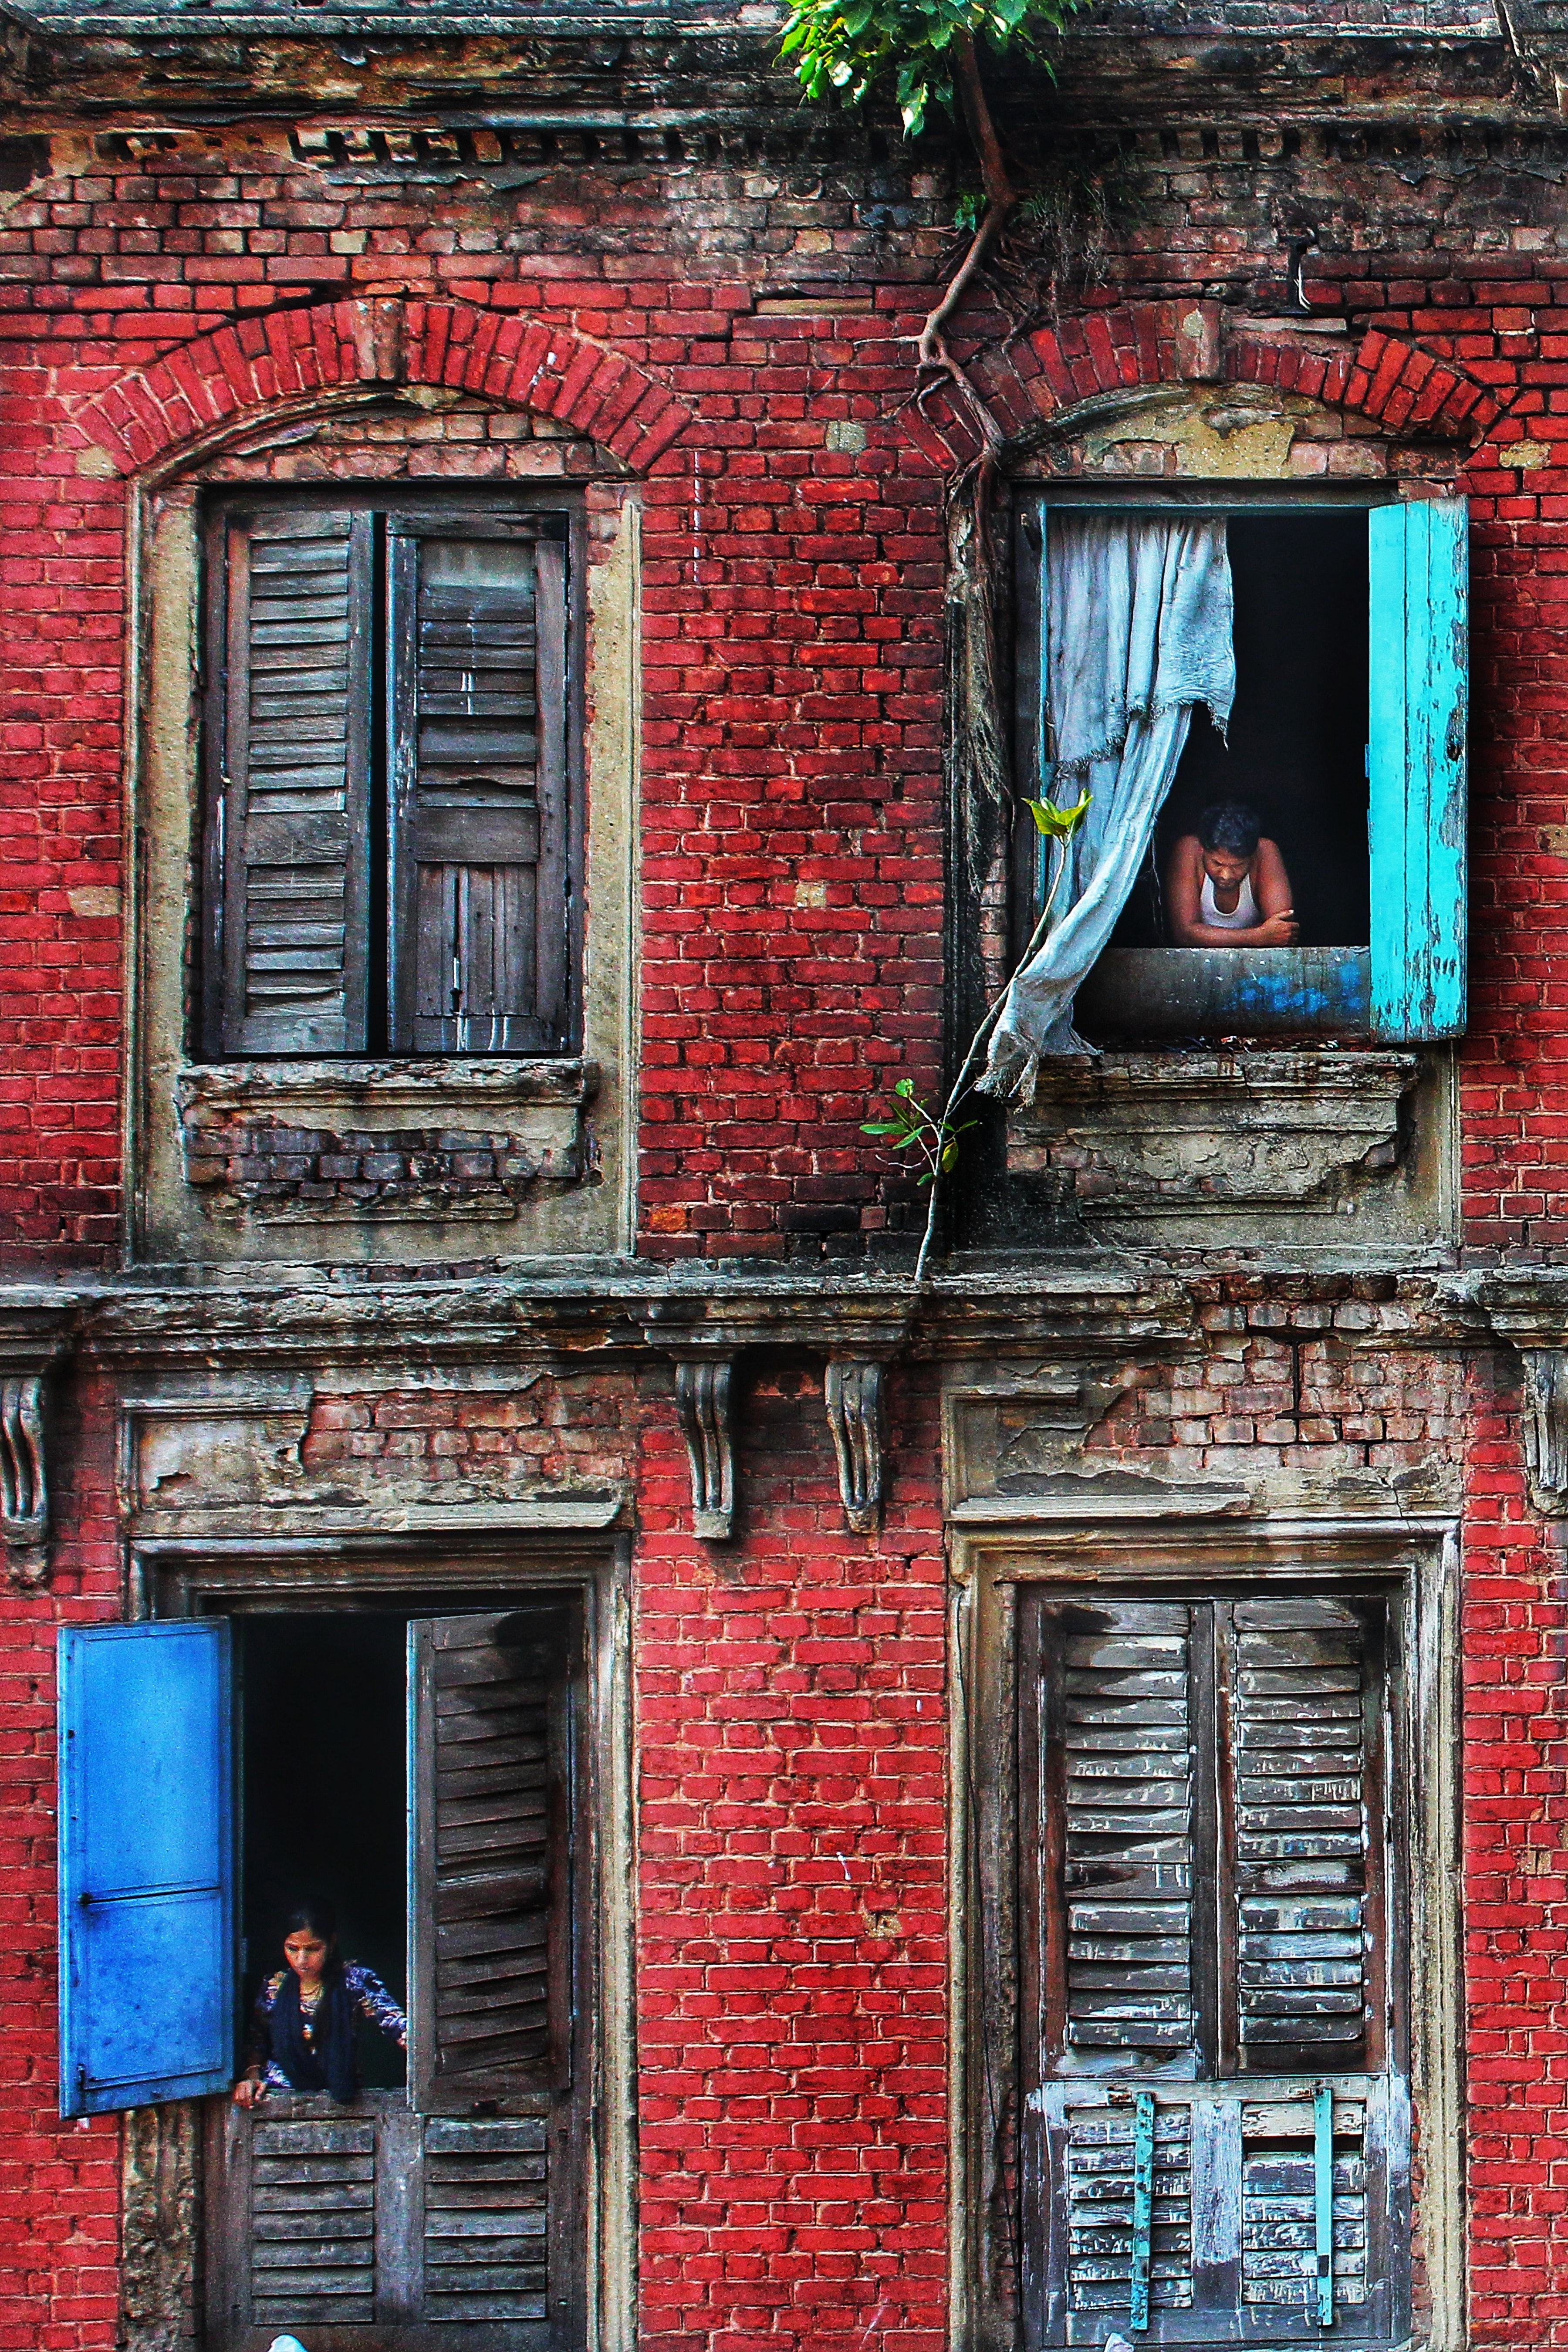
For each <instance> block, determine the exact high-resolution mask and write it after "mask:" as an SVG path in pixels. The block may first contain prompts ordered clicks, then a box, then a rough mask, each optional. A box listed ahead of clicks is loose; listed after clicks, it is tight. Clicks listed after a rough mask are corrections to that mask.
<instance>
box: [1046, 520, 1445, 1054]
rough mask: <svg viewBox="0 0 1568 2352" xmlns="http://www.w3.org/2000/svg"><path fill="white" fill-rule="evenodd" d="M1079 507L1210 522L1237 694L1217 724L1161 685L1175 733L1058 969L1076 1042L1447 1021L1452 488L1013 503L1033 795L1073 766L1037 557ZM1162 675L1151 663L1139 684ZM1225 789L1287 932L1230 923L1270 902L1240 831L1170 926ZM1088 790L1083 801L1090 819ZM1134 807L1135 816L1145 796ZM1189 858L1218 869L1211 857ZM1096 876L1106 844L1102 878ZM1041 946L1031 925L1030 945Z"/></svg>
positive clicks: (1429, 1036)
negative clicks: (1265, 497)
mask: <svg viewBox="0 0 1568 2352" xmlns="http://www.w3.org/2000/svg"><path fill="white" fill-rule="evenodd" d="M1089 516H1094V517H1097V518H1098V519H1099V520H1100V523H1101V525H1102V526H1103V527H1105V528H1106V529H1109V530H1112V531H1116V530H1121V531H1124V532H1131V531H1133V530H1137V529H1138V528H1139V527H1140V525H1141V524H1142V525H1143V526H1148V525H1149V524H1151V523H1152V522H1155V521H1163V524H1164V525H1165V526H1166V527H1168V528H1172V529H1173V528H1174V527H1175V526H1177V525H1181V524H1184V525H1185V526H1187V527H1188V529H1189V530H1190V531H1193V532H1194V533H1195V532H1196V531H1197V530H1205V529H1206V530H1207V531H1208V533H1209V535H1210V538H1211V541H1212V543H1213V545H1214V546H1215V549H1216V550H1219V551H1221V552H1220V553H1219V555H1218V559H1217V560H1218V562H1227V563H1228V571H1229V574H1230V583H1231V587H1232V589H1233V593H1234V640H1233V643H1234V688H1235V703H1234V709H1233V710H1232V712H1231V715H1230V719H1229V724H1228V730H1227V736H1228V740H1226V736H1222V734H1221V732H1220V731H1219V730H1218V729H1216V728H1215V726H1214V725H1212V724H1211V723H1210V720H1209V719H1208V717H1207V716H1206V715H1205V711H1204V709H1203V708H1202V704H1201V701H1200V700H1199V699H1198V698H1197V697H1196V695H1195V694H1194V692H1193V691H1192V690H1190V689H1189V688H1181V689H1179V693H1180V696H1181V697H1182V698H1184V699H1185V701H1186V703H1187V705H1188V707H1189V709H1190V714H1191V723H1190V728H1188V729H1187V730H1186V731H1185V734H1184V739H1181V738H1180V730H1179V728H1177V729H1176V730H1175V732H1174V733H1173V737H1172V743H1173V752H1172V757H1171V759H1170V761H1169V763H1168V770H1167V772H1165V773H1163V775H1162V776H1161V778H1160V779H1159V782H1158V785H1157V787H1156V789H1155V790H1154V792H1153V793H1152V797H1153V799H1154V801H1155V804H1156V813H1155V814H1153V816H1152V818H1150V819H1149V820H1148V822H1147V823H1146V824H1143V829H1142V831H1141V832H1140V835H1139V839H1138V842H1137V844H1136V845H1135V846H1134V849H1133V853H1132V860H1131V864H1130V865H1129V867H1128V870H1126V871H1125V872H1124V873H1123V874H1121V876H1119V877H1117V878H1115V879H1114V880H1113V881H1112V883H1111V887H1110V891H1109V894H1108V897H1109V904H1108V906H1107V909H1106V913H1105V916H1104V920H1103V923H1102V925H1101V926H1100V929H1099V930H1098V931H1096V932H1095V947H1094V949H1093V950H1092V951H1091V953H1090V955H1089V960H1088V961H1087V962H1084V961H1081V960H1080V961H1079V964H1078V967H1077V969H1076V971H1075V972H1074V978H1075V980H1076V982H1077V999H1076V1011H1075V1012H1074V1013H1072V1020H1073V1022H1074V1024H1076V1028H1077V1031H1078V1032H1079V1034H1081V1035H1082V1037H1083V1038H1085V1039H1086V1040H1088V1041H1089V1042H1090V1043H1093V1044H1123V1043H1125V1044H1137V1043H1142V1042H1157V1041H1160V1040H1162V1039H1176V1038H1194V1039H1197V1038H1205V1037H1218V1036H1241V1037H1247V1036H1258V1037H1268V1036H1292V1035H1293V1036H1314V1035H1316V1036H1323V1037H1333V1038H1336V1039H1340V1040H1347V1039H1351V1038H1354V1037H1358V1036H1359V1037H1367V1038H1372V1039H1375V1040H1378V1041H1381V1042H1384V1043H1389V1044H1395V1043H1398V1044H1412V1043H1419V1042H1426V1041H1430V1040H1434V1039H1439V1038H1444V1037H1449V1036H1454V1035H1458V1034H1460V1033H1461V1031H1462V1029H1463V1026H1464V1019H1465V935H1466V906H1465V891H1466V874H1465V822H1466V809H1465V726H1466V677H1467V541H1466V510H1465V506H1464V502H1463V501H1462V500H1455V499H1439V500H1420V501H1415V500H1412V501H1407V502H1401V503H1399V504H1394V505H1377V506H1370V507H1369V506H1350V505H1347V504H1345V503H1344V502H1342V501H1341V502H1328V503H1316V504H1314V503H1311V502H1310V501H1300V500H1298V501H1294V502H1291V503H1289V504H1286V503H1282V502H1270V503H1268V504H1267V505H1263V504H1257V503H1255V504H1252V505H1248V506H1246V507H1242V506H1237V507H1234V508H1232V509H1225V508H1224V507H1221V506H1217V505H1212V504H1211V505H1207V506H1203V507H1196V506H1189V505H1183V506H1176V505H1168V506H1164V507H1157V506H1152V507H1150V508H1149V509H1138V508H1135V507H1134V505H1133V504H1132V503H1131V502H1129V503H1127V504H1126V505H1123V506H1121V507H1118V508H1115V509H1112V508H1110V507H1108V506H1107V505H1106V503H1105V502H1104V501H1103V500H1100V501H1099V502H1097V503H1095V504H1092V505H1091V504H1087V503H1082V502H1080V503H1078V504H1073V503H1068V502H1062V503H1055V504H1053V503H1042V504H1040V505H1038V506H1036V507H1035V508H1033V509H1030V510H1029V511H1028V512H1027V513H1026V518H1025V526H1024V549H1025V553H1024V562H1023V594H1022V627H1021V634H1020V653H1021V660H1020V671H1021V676H1022V679H1023V683H1024V687H1025V695H1024V708H1025V713H1026V718H1025V732H1026V772H1031V773H1033V774H1034V775H1035V776H1036V777H1037V785H1036V787H1035V789H1036V790H1037V791H1038V793H1040V795H1041V796H1042V797H1043V798H1045V799H1047V800H1048V799H1056V800H1058V802H1059V803H1063V804H1068V803H1071V802H1072V801H1073V800H1074V799H1076V797H1077V795H1078V793H1079V790H1080V788H1081V784H1082V782H1083V781H1084V780H1083V779H1082V778H1080V777H1079V776H1077V775H1075V776H1073V777H1072V778H1070V779H1068V778H1067V777H1065V776H1063V775H1060V774H1058V770H1057V766H1056V764H1055V762H1056V756H1057V747H1058V734H1059V730H1060V729H1061V727H1062V724H1063V708H1064V704H1065V703H1066V702H1067V700H1068V698H1069V695H1070V692H1071V691H1072V688H1071V684H1070V681H1069V680H1068V678H1067V676H1066V669H1067V667H1069V666H1070V662H1071V659H1072V656H1073V651H1074V649H1073V648H1072V647H1071V646H1068V645H1064V644H1063V643H1062V642H1061V641H1060V629H1059V626H1058V624H1057V623H1053V621H1052V619H1051V615H1052V614H1053V611H1054V612H1055V613H1056V614H1058V620H1059V615H1060V613H1061V611H1062V609H1063V603H1064V599H1063V596H1062V594H1061V590H1060V580H1059V577H1058V578H1057V580H1056V585H1055V589H1054V590H1053V564H1055V565H1057V566H1058V572H1059V567H1060V566H1061V565H1063V564H1064V563H1066V562H1070V561H1072V560H1073V559H1072V558H1071V556H1070V555H1069V554H1068V553H1067V552H1065V550H1066V549H1067V548H1068V542H1069V541H1071V538H1072V535H1073V533H1074V532H1075V531H1081V530H1082V528H1083V525H1084V520H1085V518H1087V517H1089ZM1053 595H1054V598H1055V601H1054V603H1053ZM1089 613H1090V617H1089V619H1087V620H1085V621H1082V622H1079V623H1077V624H1075V625H1079V626H1080V627H1081V626H1093V627H1104V628H1106V629H1108V630H1109V629H1110V628H1112V627H1113V626H1114V625H1115V623H1114V622H1113V620H1112V619H1111V618H1110V616H1109V615H1108V614H1107V613H1106V611H1105V609H1104V607H1103V605H1100V606H1092V605H1091V606H1090V607H1089ZM1163 618H1164V616H1162V620H1161V627H1162V631H1163ZM1054 626H1055V627H1057V629H1058V635H1057V637H1056V638H1055V639H1053V635H1052V630H1053V627H1054ZM1162 653H1163V635H1162ZM1178 667H1179V665H1178ZM1189 667H1191V665H1189ZM1200 667H1201V665H1200ZM1160 692H1161V687H1160V680H1159V677H1158V675H1156V676H1155V677H1154V679H1153V683H1152V687H1151V688H1150V692H1149V702H1150V704H1151V705H1157V704H1158V697H1159V695H1160ZM1161 707H1162V708H1163V706H1161ZM1178 740H1179V745H1180V747H1179V751H1178V750H1177V749H1176V745H1177V743H1178ZM1089 782H1090V788H1091V789H1092V790H1094V791H1095V792H1096V793H1101V794H1103V793H1106V792H1107V791H1108V789H1109V785H1108V781H1107V776H1106V772H1105V768H1104V764H1103V763H1101V764H1100V766H1099V767H1097V769H1096V770H1095V772H1094V774H1093V776H1092V777H1091V778H1090V779H1089ZM1220 803H1241V804H1242V805H1243V807H1244V808H1245V809H1247V810H1249V811H1250V812H1252V813H1253V814H1255V815H1256V817H1257V819H1258V831H1259V832H1260V834H1261V836H1262V839H1263V842H1264V844H1265V845H1266V846H1265V852H1264V855H1265V856H1267V855H1268V854H1270V853H1268V850H1267V845H1268V844H1273V845H1275V848H1276V850H1277V852H1278V856H1279V860H1280V861H1281V863H1282V866H1283V869H1284V873H1285V875H1286V877H1288V882H1289V893H1288V899H1287V900H1282V902H1281V903H1282V904H1285V903H1288V904H1289V913H1290V918H1291V928H1292V929H1293V932H1294V936H1293V937H1292V938H1291V939H1290V940H1289V942H1288V943H1284V942H1278V941H1276V942H1269V943H1264V942H1259V941H1255V940H1252V939H1251V938H1250V937H1249V936H1247V933H1248V932H1249V931H1250V929H1252V928H1254V927H1256V926H1257V925H1258V924H1260V923H1261V922H1262V920H1263V919H1264V917H1265V916H1266V914H1267V913H1268V912H1269V911H1270V910H1271V902H1270V901H1267V900H1266V899H1265V898H1264V894H1263V891H1262V888H1261V886H1260V887H1259V888H1258V897H1257V900H1256V902H1255V901H1254V899H1253V898H1251V896H1250V895H1249V894H1250V893H1251V892H1252V890H1253V886H1254V881H1255V880H1256V879H1257V878H1258V874H1259V872H1260V871H1261V868H1260V867H1259V865H1258V859H1257V858H1256V857H1253V856H1252V853H1250V852H1249V853H1247V856H1248V857H1251V861H1252V862H1251V864H1250V866H1249V869H1248V873H1247V877H1246V879H1245V880H1244V881H1243V882H1242V884H1241V885H1240V886H1239V894H1240V895H1239V898H1238V897H1237V895H1232V896H1230V897H1229V898H1224V897H1223V889H1224V886H1222V899H1221V900H1216V901H1215V904H1214V905H1213V906H1212V907H1211V906H1210V905H1209V903H1208V900H1207V898H1205V899H1204V900H1203V902H1202V907H1201V909H1200V913H1201V919H1202V924H1203V931H1204V936H1203V938H1202V940H1201V942H1200V941H1194V940H1191V939H1189V938H1187V937H1185V936H1184V933H1183V930H1182V926H1181V923H1180V922H1179V920H1178V919H1176V918H1177V913H1178V909H1177V908H1176V906H1175V904H1174V898H1173V893H1174V894H1176V895H1179V889H1180V867H1181V864H1182V861H1183V859H1184V858H1187V859H1189V860H1193V859H1194V852H1193V848H1192V845H1193V844H1194V841H1195V840H1196V839H1197V836H1198V835H1199V832H1200V829H1201V828H1202V826H1203V825H1204V824H1205V813H1206V812H1209V811H1212V810H1213V809H1214V808H1215V806H1216V805H1217V804H1220ZM1104 814H1105V813H1104V812H1103V811H1102V812H1100V814H1099V816H1091V820H1090V824H1089V826H1086V827H1085V829H1084V834H1085V837H1086V838H1087V836H1088V835H1089V832H1090V831H1091V830H1092V827H1093V825H1094V824H1096V823H1097V822H1100V817H1102V816H1103V815H1104ZM1134 814H1135V816H1136V817H1137V818H1138V820H1139V821H1140V822H1141V823H1142V820H1143V818H1144V816H1145V814H1146V811H1144V810H1143V809H1142V807H1140V808H1139V809H1137V810H1136V811H1135V812H1134ZM1020 844H1021V850H1022V855H1021V857H1020V861H1019V871H1020V875H1021V877H1022V878H1021V896H1020V902H1019V907H1018V918H1019V922H1020V925H1021V927H1022V928H1023V929H1024V932H1025V935H1026V936H1027V932H1028V930H1029V929H1032V928H1033V925H1034V923H1035V921H1036V919H1037V917H1038V915H1039V913H1040V910H1041V908H1042V906H1043V905H1044V903H1045V900H1046V898H1047V892H1048V890H1049V888H1050V885H1051V883H1052V881H1053V880H1054V879H1055V877H1056V865H1057V863H1058V861H1059V860H1060V858H1061V856H1062V853H1061V852H1059V851H1057V850H1054V849H1052V848H1051V847H1050V846H1049V845H1047V844H1046V843H1044V842H1042V841H1040V840H1038V839H1037V836H1036V835H1035V831H1034V827H1033V825H1032V824H1026V828H1025V832H1024V834H1023V835H1021V836H1020ZM1071 854H1072V855H1075V856H1078V858H1079V870H1078V871H1077V872H1076V873H1069V874H1068V876H1067V877H1065V885H1066V887H1058V895H1057V898H1056V901H1055V903H1054V905H1053V908H1052V911H1051V916H1050V928H1051V929H1052V930H1054V931H1055V933H1056V934H1057V935H1058V943H1059V942H1060V940H1061V939H1062V936H1063V930H1064V924H1065V923H1066V921H1067V920H1068V918H1069V917H1070V916H1071V915H1072V914H1073V912H1074V909H1075V904H1076V905H1077V906H1078V907H1079V908H1081V906H1082V904H1083V901H1084V898H1085V895H1086V893H1087V891H1088V889H1089V880H1090V877H1089V873H1088V872H1087V871H1086V868H1085V862H1084V859H1085V854H1084V852H1083V851H1082V850H1081V849H1079V850H1077V851H1075V852H1074V853H1071ZM1097 854H1098V847H1097V848H1096V849H1095V850H1094V851H1092V852H1091V853H1090V859H1089V863H1090V864H1092V856H1093V855H1097ZM1194 862H1195V861H1194ZM1198 879H1199V882H1200V883H1201V887H1203V889H1205V890H1206V891H1212V890H1213V888H1214V887H1215V886H1214V885H1213V883H1212V882H1210V881H1209V880H1208V879H1207V878H1206V873H1201V874H1200V875H1199V877H1198ZM1105 881H1106V874H1105V867H1104V863H1103V860H1102V862H1101V866H1100V888H1101V890H1102V892H1103V891H1104V886H1105ZM1231 923H1237V924H1238V925H1239V926H1241V927H1242V937H1241V938H1240V939H1238V943H1237V944H1236V945H1228V944H1225V943H1223V942H1224V930H1223V929H1220V928H1216V927H1218V926H1224V925H1227V924H1231ZM1112 924H1113V925H1114V927H1113V928H1112ZM1079 928H1080V929H1082V928H1083V926H1082V923H1081V918H1080V921H1079ZM1089 928H1090V929H1092V928H1093V927H1092V926H1090V927H1089ZM1049 954H1050V947H1049V943H1048V942H1047V950H1046V961H1047V962H1048V961H1049ZM1068 961H1069V962H1070V961H1072V959H1071V958H1070V957H1069V958H1068ZM1068 1002H1069V1003H1070V1002H1071V997H1070V992H1069V996H1068ZM1025 1028H1026V1031H1027V1021H1025ZM1063 1034H1064V1032H1063V1031H1062V1030H1061V1029H1059V1028H1058V1033H1057V1042H1056V1043H1055V1044H1052V1043H1049V1042H1046V1040H1045V1035H1044V1032H1043V1031H1042V1033H1041V1035H1040V1038H1039V1039H1038V1041H1037V1042H1039V1043H1040V1045H1041V1046H1042V1049H1043V1050H1044V1051H1046V1052H1047V1054H1048V1053H1049V1052H1051V1051H1053V1050H1055V1051H1060V1050H1062V1049H1063V1047H1062V1044H1061V1039H1062V1036H1063ZM1026 1042H1029V1041H1028V1039H1027V1036H1026Z"/></svg>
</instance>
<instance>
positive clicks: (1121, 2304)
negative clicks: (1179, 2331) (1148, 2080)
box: [1063, 2093, 1193, 2326]
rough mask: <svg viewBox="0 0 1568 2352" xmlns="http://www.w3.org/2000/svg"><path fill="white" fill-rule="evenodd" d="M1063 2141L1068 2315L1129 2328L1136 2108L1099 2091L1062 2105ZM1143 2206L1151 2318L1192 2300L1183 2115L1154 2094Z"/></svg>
mask: <svg viewBox="0 0 1568 2352" xmlns="http://www.w3.org/2000/svg"><path fill="white" fill-rule="evenodd" d="M1063 2129H1064V2133H1065V2137H1066V2164H1067V2180H1066V2219H1067V2229H1068V2256H1067V2265H1066V2286H1067V2297H1068V2309H1069V2311H1070V2312H1072V2313H1074V2314H1094V2313H1098V2312H1105V2313H1118V2312H1120V2313H1122V2314H1125V2315H1128V2316H1129V2317H1130V2318H1131V2319H1132V2325H1133V2326H1146V2325H1147V2324H1148V2323H1147V2318H1146V2317H1145V2318H1144V2319H1143V2320H1142V2322H1140V2321H1139V2320H1138V2319H1136V2318H1135V2317H1133V2316H1132V2315H1133V2314H1134V2311H1135V2309H1136V2297H1137V2289H1138V2284H1139V2281H1138V2276H1137V2273H1138V2270H1139V2268H1140V2267H1141V2255H1142V2246H1141V2243H1140V2239H1141V2232H1140V2231H1139V2228H1138V2218H1139V2217H1138V2212H1137V2198H1136V2157H1137V2146H1138V2116H1137V2108H1136V2105H1135V2103H1134V2102H1133V2101H1132V2100H1123V2101H1121V2103H1119V2104H1114V2105H1113V2104H1110V2102H1108V2101H1107V2100H1106V2099H1105V2095H1104V2094H1103V2093H1099V2094H1097V2095H1092V2097H1086V2098H1079V2097H1073V2098H1069V2099H1068V2100H1067V2101H1066V2102H1065V2103H1064V2106H1063ZM1151 2187H1152V2199H1151V2209H1150V2221H1149V2235H1148V2273H1147V2293H1148V2305H1149V2308H1150V2309H1151V2310H1152V2311H1154V2312H1170V2311H1184V2310H1187V2309H1188V2308H1190V2306H1191V2305H1192V2300H1193V2275H1192V2110H1191V2108H1190V2106H1188V2105H1186V2104H1185V2102H1184V2101H1182V2100H1179V2099H1178V2100H1169V2099H1164V2098H1160V2097H1158V2096H1156V2099H1155V2103H1154V2111H1153V2116H1152V2165H1151Z"/></svg>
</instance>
